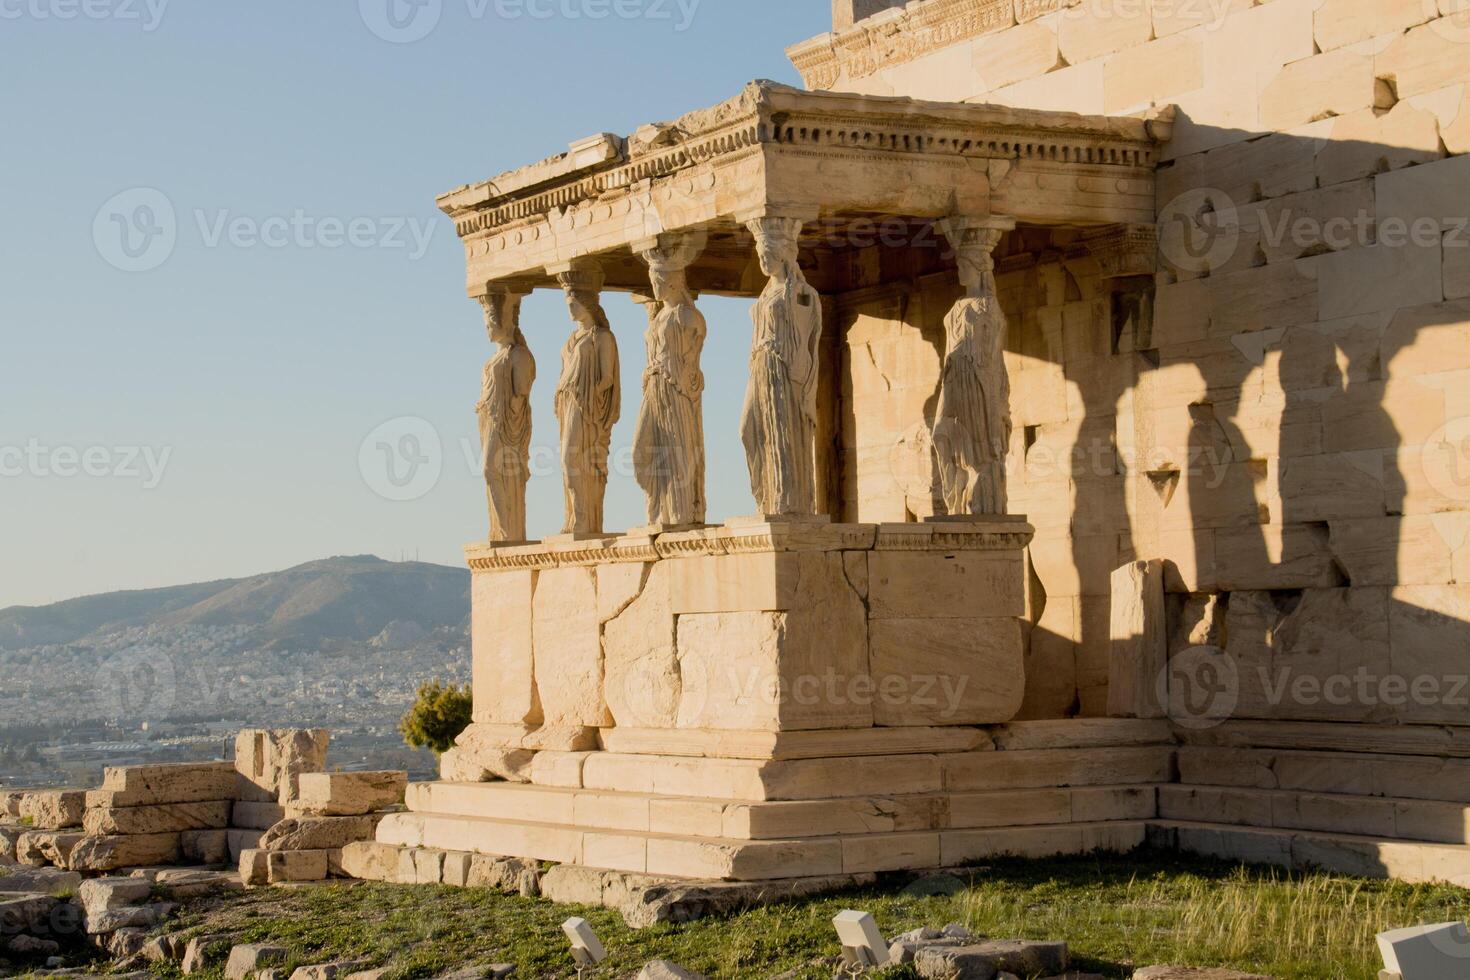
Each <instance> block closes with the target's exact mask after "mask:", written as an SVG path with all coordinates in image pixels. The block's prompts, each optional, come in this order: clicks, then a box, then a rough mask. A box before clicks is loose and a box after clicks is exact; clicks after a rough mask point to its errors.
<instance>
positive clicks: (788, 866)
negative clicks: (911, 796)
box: [377, 813, 1147, 881]
mask: <svg viewBox="0 0 1470 980" xmlns="http://www.w3.org/2000/svg"><path fill="white" fill-rule="evenodd" d="M1146 827H1147V823H1146V821H1141V820H1137V821H1116V822H1105V823H1078V824H1066V825H1040V826H1034V827H1004V828H991V829H984V830H945V831H928V832H915V833H889V834H859V835H850V836H844V837H841V838H837V837H819V838H802V839H788V840H762V841H751V840H734V839H729V838H720V837H695V836H675V835H670V834H653V833H637V832H632V831H623V832H612V831H598V830H590V829H587V828H582V827H573V826H567V825H559V824H547V823H529V822H524V821H516V820H494V819H489V818H486V817H470V816H448V815H440V814H433V813H397V814H390V815H389V816H387V817H386V818H384V820H383V822H382V823H381V824H379V826H378V838H377V839H378V842H379V843H382V844H389V845H392V846H395V847H414V848H433V849H438V850H445V851H469V852H475V853H480V854H496V855H504V856H507V857H520V858H529V859H532V860H537V861H555V862H558V863H562V864H579V865H585V866H588V867H597V868H606V869H608V870H611V871H626V872H636V873H643V874H653V875H664V876H669V877H675V878H713V879H720V880H729V881H759V880H762V879H768V878H800V877H817V876H826V875H839V874H853V873H864V872H873V871H892V870H899V869H906V868H933V867H950V866H958V865H962V864H966V863H969V862H973V861H977V860H985V859H990V858H996V857H1000V856H1004V855H1013V856H1016V857H1049V856H1055V855H1060V854H1084V853H1090V852H1092V851H1098V850H1108V851H1118V852H1126V851H1129V850H1132V849H1133V848H1135V847H1137V846H1139V845H1140V844H1142V843H1143V840H1144V836H1145V833H1146Z"/></svg>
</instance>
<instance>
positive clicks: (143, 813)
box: [82, 800, 234, 837]
mask: <svg viewBox="0 0 1470 980" xmlns="http://www.w3.org/2000/svg"><path fill="white" fill-rule="evenodd" d="M233 809H234V803H233V802H231V801H229V800H222V801H215V802H211V803H165V804H160V805H157V806H134V807H107V808H102V807H90V808H88V810H87V812H86V814H85V815H84V816H83V819H82V826H83V827H84V828H85V829H86V831H87V833H88V834H89V835H91V836H93V837H106V836H109V835H119V834H127V835H136V834H167V833H176V832H178V831H184V830H216V829H221V830H222V829H224V828H226V827H228V826H229V825H230V814H231V812H232V810H233Z"/></svg>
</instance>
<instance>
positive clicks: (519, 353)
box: [476, 331, 536, 541]
mask: <svg viewBox="0 0 1470 980" xmlns="http://www.w3.org/2000/svg"><path fill="white" fill-rule="evenodd" d="M518 373H519V375H520V379H519V380H520V384H519V385H518V384H517V377H516V376H517V374H518ZM535 377H536V362H535V361H534V360H533V359H532V358H531V352H530V350H529V349H528V348H527V347H526V342H525V338H523V337H522V336H521V334H520V331H516V337H515V341H514V342H513V343H511V344H509V345H507V346H505V347H503V348H501V349H500V350H498V351H496V353H495V355H494V356H493V357H491V358H490V360H489V361H487V362H486V364H485V375H484V381H483V384H482V386H481V390H480V403H479V405H478V406H476V413H477V414H478V415H479V419H480V452H481V456H480V461H481V464H482V465H483V467H484V472H485V488H486V493H487V495H488V498H489V501H490V540H492V541H524V540H525V539H526V482H527V481H528V480H529V479H530V478H531V404H530V400H529V399H528V398H527V397H526V395H525V392H526V391H529V390H530V386H531V383H532V382H533V381H534V379H535Z"/></svg>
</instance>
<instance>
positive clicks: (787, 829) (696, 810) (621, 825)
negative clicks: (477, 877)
mask: <svg viewBox="0 0 1470 980" xmlns="http://www.w3.org/2000/svg"><path fill="white" fill-rule="evenodd" d="M408 805H409V809H410V810H412V811H414V812H417V813H426V814H435V815H439V816H464V817H488V818H490V819H496V820H514V821H519V822H525V823H541V824H560V825H565V826H577V827H584V828H591V829H594V830H618V831H622V830H627V831H637V832H642V833H654V834H676V835H677V834H694V835H697V836H702V837H724V838H730V839H735V840H779V839H783V838H802V837H825V836H832V835H837V834H872V833H897V832H904V831H923V830H948V829H956V830H958V829H983V828H990V827H1013V826H1027V825H1038V824H1067V823H1071V822H1073V821H1087V822H1093V823H1096V822H1100V821H1108V820H1147V819H1151V818H1153V817H1155V816H1157V798H1156V792H1155V787H1154V786H1153V785H1146V786H1096V787H1077V788H1070V789H1067V788H1063V789H1029V790H1000V791H979V792H962V793H952V794H913V795H896V796H873V797H855V798H842V799H833V800H800V801H784V802H783V801H773V802H730V801H724V800H708V799H695V798H688V797H665V796H654V795H650V794H642V793H619V792H613V791H603V790H579V789H566V788H557V787H546V786H531V785H526V784H519V783H445V782H440V783H416V784H414V785H412V786H410V787H409V792H408Z"/></svg>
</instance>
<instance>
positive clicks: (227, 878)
mask: <svg viewBox="0 0 1470 980" xmlns="http://www.w3.org/2000/svg"><path fill="white" fill-rule="evenodd" d="M153 883H154V885H155V886H157V887H158V888H159V889H161V890H163V891H164V892H166V893H167V894H168V895H169V897H171V898H194V897H196V896H199V895H215V894H218V893H220V892H229V891H239V890H240V888H241V887H242V886H241V884H240V876H239V874H238V873H237V872H235V871H211V870H206V869H200V868H167V869H164V870H163V871H160V872H158V873H157V874H156V875H154V876H153Z"/></svg>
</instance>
